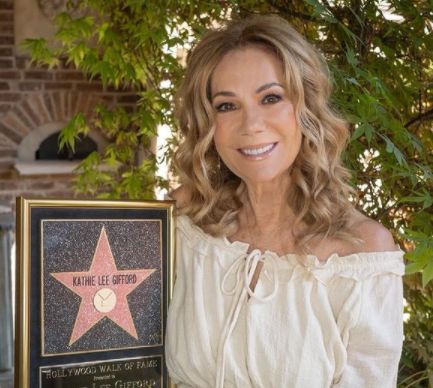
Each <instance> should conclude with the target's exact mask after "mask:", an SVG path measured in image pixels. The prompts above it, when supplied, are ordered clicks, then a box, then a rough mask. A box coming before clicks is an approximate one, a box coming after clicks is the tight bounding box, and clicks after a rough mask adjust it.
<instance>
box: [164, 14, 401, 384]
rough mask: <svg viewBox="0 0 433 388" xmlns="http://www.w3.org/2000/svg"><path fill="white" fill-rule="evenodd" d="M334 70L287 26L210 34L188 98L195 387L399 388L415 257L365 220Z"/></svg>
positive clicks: (175, 370)
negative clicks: (348, 163) (406, 296)
mask: <svg viewBox="0 0 433 388" xmlns="http://www.w3.org/2000/svg"><path fill="white" fill-rule="evenodd" d="M329 92H330V85H329V80H328V73H327V68H326V65H325V64H324V63H323V61H322V60H321V58H320V56H319V55H318V53H317V52H316V51H315V50H314V49H313V48H312V47H311V46H310V45H309V44H308V43H307V42H306V41H305V40H304V39H303V38H302V37H301V36H300V35H299V34H298V33H296V32H295V31H294V30H293V29H292V28H291V27H290V26H289V25H288V24H287V23H286V22H285V21H284V20H282V19H280V18H277V17H270V16H267V17H266V16H260V17H254V18H250V19H246V20H242V21H238V22H236V23H232V24H230V25H228V26H227V27H225V28H223V29H221V30H216V31H211V32H209V33H208V34H207V35H206V36H205V37H204V38H203V39H202V40H201V41H200V42H199V43H198V44H197V46H196V47H195V48H194V49H193V51H192V52H191V54H190V56H189V58H188V63H187V70H186V75H185V79H184V82H183V84H182V86H181V88H180V91H179V96H178V117H179V122H180V126H181V130H182V134H183V140H182V143H181V144H180V146H179V149H178V151H177V154H176V156H175V164H176V166H177V169H178V171H179V174H180V179H181V183H182V186H181V188H180V189H178V190H177V191H175V193H174V194H173V196H174V197H175V199H176V201H177V205H178V208H179V216H178V219H177V258H176V260H177V280H176V283H175V287H174V295H173V299H172V302H171V305H170V311H169V317H168V327H167V344H166V356H167V365H168V369H169V373H170V375H171V377H172V379H173V381H174V382H175V383H178V384H179V385H178V386H180V387H266V388H268V387H278V388H281V387H329V386H335V387H357V388H359V387H368V388H375V387H380V388H384V387H392V386H395V384H396V377H397V367H398V362H399V358H400V354H401V346H402V339H403V333H402V313H403V308H402V300H403V297H402V282H401V276H402V274H403V272H404V265H403V261H402V256H403V253H402V252H401V251H400V250H398V249H397V248H396V246H395V244H394V241H393V238H392V236H391V234H390V233H389V231H387V230H386V229H385V228H384V227H383V226H381V225H380V224H379V223H377V222H375V221H373V220H371V219H369V218H367V217H365V216H363V215H362V214H361V213H359V212H357V211H356V210H355V209H354V208H353V206H352V205H351V203H350V202H349V198H350V196H351V194H352V192H351V189H350V187H349V186H348V184H347V183H346V182H347V178H348V173H347V171H346V170H345V169H344V168H343V167H342V165H341V162H340V155H341V152H342V150H343V148H344V146H345V143H346V141H347V137H348V130H347V126H346V125H345V122H344V121H343V120H342V119H340V118H339V117H337V116H336V114H335V113H334V112H333V111H332V110H331V109H330V108H329V105H328V98H329Z"/></svg>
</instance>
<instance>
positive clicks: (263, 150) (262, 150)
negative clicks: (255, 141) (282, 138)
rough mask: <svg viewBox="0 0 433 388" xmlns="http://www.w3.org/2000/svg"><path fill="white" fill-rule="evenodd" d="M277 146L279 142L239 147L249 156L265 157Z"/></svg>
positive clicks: (240, 150) (239, 149)
mask: <svg viewBox="0 0 433 388" xmlns="http://www.w3.org/2000/svg"><path fill="white" fill-rule="evenodd" d="M276 146H277V143H269V144H265V145H259V146H252V147H243V148H238V151H239V152H240V153H241V154H242V155H244V156H247V157H249V158H253V159H256V158H260V159H261V158H263V157H264V156H267V155H269V154H270V153H271V152H272V151H273V150H274V149H275V147H276Z"/></svg>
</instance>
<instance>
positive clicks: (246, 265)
mask: <svg viewBox="0 0 433 388" xmlns="http://www.w3.org/2000/svg"><path fill="white" fill-rule="evenodd" d="M265 259H266V260H265ZM260 262H263V265H264V267H263V272H264V276H266V277H267V278H268V279H269V280H272V291H271V292H270V293H269V294H268V295H265V296H259V295H258V294H257V291H256V288H254V289H252V288H251V281H252V279H253V276H254V273H255V272H256V269H257V267H258V265H259V263H260ZM268 266H270V270H271V277H269V276H268V275H267V272H266V271H265V268H266V267H268ZM233 274H234V275H235V276H236V282H235V285H234V287H233V288H232V289H229V290H228V289H227V288H226V282H227V280H228V279H229V277H230V276H231V275H233ZM221 291H222V293H223V294H224V295H230V296H231V295H233V303H232V305H231V307H230V311H229V314H228V317H227V320H226V322H225V325H224V328H223V331H222V333H221V337H220V341H219V344H218V355H217V369H216V371H217V374H216V384H215V387H216V388H223V386H224V376H225V357H226V348H227V344H228V339H229V338H230V335H231V334H232V332H233V330H234V328H235V326H236V323H237V321H238V318H239V314H240V311H241V309H242V306H243V305H244V302H245V300H246V299H247V297H248V295H249V296H250V297H251V298H253V299H256V300H258V301H259V302H267V301H269V300H271V299H272V298H273V297H274V296H275V294H276V293H277V291H278V278H277V264H276V262H275V258H274V257H273V256H272V255H269V254H267V253H265V254H262V253H261V251H260V250H258V249H254V250H253V251H252V252H250V253H249V254H243V255H241V256H239V257H238V258H237V259H236V260H235V261H234V262H233V263H232V265H231V266H230V267H229V269H228V270H227V272H226V273H225V275H224V277H223V280H222V283H221Z"/></svg>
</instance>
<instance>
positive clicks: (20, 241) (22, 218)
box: [14, 197, 175, 388]
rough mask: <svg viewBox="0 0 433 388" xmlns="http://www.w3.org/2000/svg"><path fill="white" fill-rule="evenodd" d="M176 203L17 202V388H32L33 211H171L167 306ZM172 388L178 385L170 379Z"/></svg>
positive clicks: (171, 267)
mask: <svg viewBox="0 0 433 388" xmlns="http://www.w3.org/2000/svg"><path fill="white" fill-rule="evenodd" d="M174 206H175V201H172V200H170V201H168V200H164V201H123V200H119V201H115V200H75V199H49V198H46V199H40V198H37V199H35V198H24V197H17V199H16V209H17V210H16V214H17V222H16V225H17V227H16V233H17V243H16V254H17V282H16V285H17V298H16V303H17V308H16V314H17V316H16V326H15V327H16V329H15V341H16V345H15V379H14V383H15V385H14V386H15V387H20V388H30V384H29V371H30V367H31V365H30V327H29V324H30V277H31V276H30V275H31V274H30V264H31V263H30V258H31V255H30V253H31V252H30V246H31V233H30V227H31V219H30V213H31V209H32V208H62V207H63V208H96V209H98V208H99V209H101V208H110V209H143V208H144V209H146V208H150V209H152V208H155V209H165V210H166V211H167V230H166V233H167V236H170V241H169V242H168V245H167V248H168V250H169V252H168V256H169V257H168V264H169V268H168V270H169V277H168V283H169V284H168V288H169V290H168V291H169V292H167V297H166V298H167V300H166V302H167V306H169V304H170V301H171V297H172V295H173V286H174V283H173V282H174V279H175V274H174V271H175V263H174V257H175V225H174ZM168 386H169V387H170V388H173V387H175V385H174V384H173V383H172V382H171V381H170V378H169V379H168Z"/></svg>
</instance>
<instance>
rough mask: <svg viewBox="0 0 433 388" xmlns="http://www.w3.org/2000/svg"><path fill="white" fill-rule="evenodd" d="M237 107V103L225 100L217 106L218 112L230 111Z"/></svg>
mask: <svg viewBox="0 0 433 388" xmlns="http://www.w3.org/2000/svg"><path fill="white" fill-rule="evenodd" d="M234 109H235V105H234V104H233V103H231V102H223V103H222V104H219V105H217V106H216V110H217V112H229V111H231V110H234Z"/></svg>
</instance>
